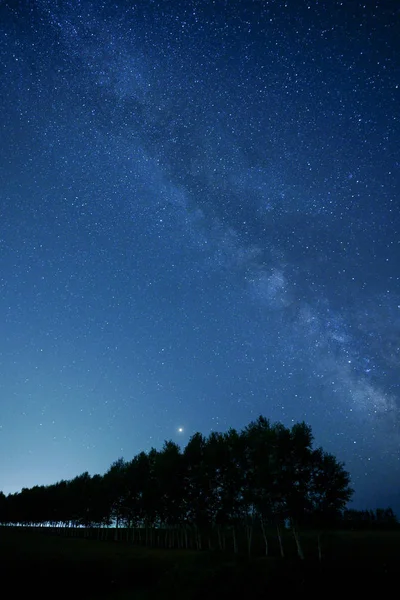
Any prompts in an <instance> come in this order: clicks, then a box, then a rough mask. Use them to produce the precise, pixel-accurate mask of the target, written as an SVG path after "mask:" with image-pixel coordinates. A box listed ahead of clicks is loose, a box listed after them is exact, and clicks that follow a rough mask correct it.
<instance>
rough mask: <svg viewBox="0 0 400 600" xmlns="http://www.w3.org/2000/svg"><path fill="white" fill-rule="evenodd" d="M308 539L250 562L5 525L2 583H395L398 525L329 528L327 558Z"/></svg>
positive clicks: (126, 594)
mask: <svg viewBox="0 0 400 600" xmlns="http://www.w3.org/2000/svg"><path fill="white" fill-rule="evenodd" d="M303 539H304V546H305V549H306V555H308V557H309V558H308V559H307V560H306V561H299V560H297V559H296V558H295V557H294V556H291V557H290V558H287V559H284V560H282V559H280V558H278V557H272V558H265V557H264V558H256V559H253V560H252V561H250V562H249V561H248V560H246V559H245V558H244V557H242V558H239V559H238V558H235V557H233V556H230V555H227V554H219V553H216V552H209V551H204V552H196V551H186V550H185V551H183V550H157V549H147V548H138V547H134V546H132V545H128V544H123V543H112V542H99V541H93V540H86V539H71V538H63V537H59V536H52V535H48V534H43V533H38V532H33V531H32V532H31V531H22V530H18V529H11V528H1V529H0V574H1V588H2V590H5V589H8V590H9V593H8V594H7V597H8V596H9V595H12V596H13V597H16V598H28V597H31V596H32V594H35V595H38V597H40V598H44V597H45V598H74V599H78V598H85V599H91V598H93V599H94V598H107V599H114V598H115V599H119V600H127V599H129V598H132V599H136V598H137V599H145V598H149V599H151V598H162V599H168V598H171V599H172V598H176V599H180V598H182V599H183V598H185V599H191V598H193V599H200V598H206V600H211V599H213V598H231V597H232V598H245V599H246V600H247V599H250V598H257V599H258V598H263V599H265V598H266V597H267V594H268V593H269V592H272V591H275V592H278V593H280V594H282V593H285V592H304V593H307V594H308V593H312V594H319V595H321V594H322V595H324V596H325V595H329V596H331V595H332V594H333V595H336V594H338V595H339V594H350V593H352V594H355V593H357V594H359V593H360V592H367V591H368V592H370V593H372V592H375V593H384V592H385V591H387V590H389V588H390V585H391V584H392V585H395V583H396V580H397V578H398V576H397V572H398V566H399V562H400V532H371V533H370V532H336V533H331V534H329V535H328V534H326V535H325V537H324V540H323V549H324V559H323V561H322V563H319V562H318V561H317V560H316V558H315V559H314V558H313V555H314V554H315V552H314V543H315V536H313V535H311V534H304V535H303ZM287 543H288V544H289V538H288V539H287ZM393 589H395V588H393ZM4 597H6V596H4Z"/></svg>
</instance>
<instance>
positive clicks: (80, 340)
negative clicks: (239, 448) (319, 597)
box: [0, 0, 400, 507]
mask: <svg viewBox="0 0 400 600" xmlns="http://www.w3.org/2000/svg"><path fill="white" fill-rule="evenodd" d="M394 5H395V3H393V2H377V3H376V4H375V3H373V2H371V3H365V5H364V4H362V3H357V2H355V3H346V2H335V1H332V2H329V3H328V2H322V3H321V2H319V3H316V2H302V1H298V0H292V1H289V0H288V1H287V2H268V1H266V0H265V1H260V0H254V1H253V2H251V1H247V2H245V1H241V0H238V1H234V2H225V1H223V0H221V1H217V2H207V1H204V2H196V1H190V0H187V1H185V2H176V1H167V0H165V1H163V2H148V1H147V2H144V1H143V2H137V3H130V2H117V3H112V5H111V3H108V2H104V3H101V2H92V3H90V2H86V1H84V0H82V1H78V0H76V1H75V2H54V1H52V2H48V1H46V0H38V1H36V2H35V1H33V2H27V1H26V2H24V1H21V2H20V3H18V4H17V3H14V2H5V3H3V4H2V6H1V7H0V23H1V25H0V32H1V47H0V57H1V64H2V72H3V75H2V78H1V83H0V86H1V92H0V107H1V115H2V119H1V144H0V167H1V190H0V209H1V220H0V269H1V271H0V285H1V295H0V310H1V315H2V319H1V331H0V333H1V336H0V353H1V354H0V356H1V372H2V377H1V382H0V386H1V388H0V394H1V395H0V401H1V413H0V454H1V456H2V457H3V459H2V461H1V462H2V466H1V469H0V489H3V490H4V491H5V492H10V491H15V490H18V489H20V488H21V487H23V486H31V485H34V484H37V483H38V484H42V483H50V482H54V481H56V480H59V479H61V478H69V477H73V476H75V475H76V474H78V473H80V472H82V471H85V470H88V471H90V472H91V473H94V472H104V471H105V470H106V469H107V467H108V466H109V464H110V463H111V462H112V461H113V460H115V459H116V458H118V456H121V455H122V456H124V457H125V458H126V459H129V458H132V457H133V456H134V454H136V453H137V452H139V451H141V450H142V449H144V450H148V449H149V448H150V447H151V446H155V447H160V446H161V444H162V443H163V440H164V439H174V440H176V441H177V442H178V443H185V442H186V441H187V439H188V438H189V436H190V435H191V434H192V433H194V432H195V431H202V432H203V433H205V434H208V433H209V432H210V431H211V430H226V429H227V428H228V427H230V426H233V427H238V428H241V427H243V426H244V425H246V424H247V423H248V422H249V421H250V420H251V419H254V418H256V417H257V416H258V415H259V414H263V415H265V416H267V417H269V418H271V419H272V420H273V421H275V420H279V421H282V422H283V423H285V424H291V423H292V422H294V421H298V420H305V421H306V422H308V423H309V424H310V425H311V426H312V428H313V431H314V435H315V442H316V444H321V445H322V446H323V447H324V448H325V449H326V450H329V451H332V452H334V453H335V454H336V455H337V457H338V458H339V459H340V460H343V461H345V463H346V466H347V468H348V469H349V470H350V472H351V475H352V485H353V487H354V488H355V490H356V495H355V503H356V505H359V506H363V507H364V506H367V505H368V506H371V507H374V506H378V505H382V504H383V505H385V504H388V503H392V504H394V505H395V506H397V507H400V498H399V496H398V495H396V494H397V482H398V480H399V476H400V435H399V432H400V430H399V404H400V398H399V379H398V376H399V364H400V363H399V359H400V342H399V340H400V267H399V265H400V248H399V243H400V235H399V221H400V219H399V207H398V202H399V199H398V198H399V194H398V192H399V180H400V178H399V153H398V140H399V139H400V138H399V134H400V132H399V117H400V115H399V112H400V111H399V106H400V99H399V87H398V84H399V77H398V75H399V61H398V51H397V52H396V45H397V38H398V34H399V17H400V14H399V9H396V8H395V6H394Z"/></svg>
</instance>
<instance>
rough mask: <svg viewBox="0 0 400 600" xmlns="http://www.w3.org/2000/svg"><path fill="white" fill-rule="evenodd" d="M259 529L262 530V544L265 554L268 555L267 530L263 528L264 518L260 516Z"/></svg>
mask: <svg viewBox="0 0 400 600" xmlns="http://www.w3.org/2000/svg"><path fill="white" fill-rule="evenodd" d="M261 530H262V534H263V538H264V544H265V556H268V539H267V532H266V529H265V523H264V519H263V518H262V517H261Z"/></svg>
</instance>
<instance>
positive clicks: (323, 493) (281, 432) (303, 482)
mask: <svg viewBox="0 0 400 600" xmlns="http://www.w3.org/2000/svg"><path fill="white" fill-rule="evenodd" d="M312 443H313V436H312V432H311V429H310V427H309V426H307V425H306V424H305V423H297V424H295V425H293V426H292V428H287V427H285V426H283V425H282V424H280V423H276V424H271V423H270V422H269V421H268V420H267V419H265V418H264V417H259V418H258V419H257V420H256V421H254V422H252V423H250V424H249V425H248V426H247V427H246V428H245V429H244V430H243V431H241V432H237V431H236V430H234V429H231V430H229V431H228V432H227V433H224V434H221V433H215V432H213V433H211V434H210V435H209V436H208V438H206V437H205V436H203V435H202V434H200V433H196V434H195V435H193V436H192V437H191V439H190V440H189V442H188V444H187V445H186V447H185V448H184V450H183V451H181V449H180V448H179V446H177V445H176V444H175V443H174V442H172V441H168V442H165V444H164V446H163V448H162V449H161V450H159V451H158V450H155V449H154V448H153V449H151V450H150V452H148V453H145V452H141V453H140V454H138V455H137V456H135V457H134V458H133V459H132V460H131V461H129V462H125V461H124V459H122V458H120V459H118V460H117V461H115V462H114V463H113V464H112V465H111V466H110V468H109V470H108V471H107V472H106V473H105V474H104V475H103V476H101V475H94V476H91V475H89V473H87V472H86V473H83V474H81V475H78V476H77V477H75V478H74V479H72V480H71V481H60V482H58V483H55V484H52V485H49V486H35V487H33V488H31V489H26V488H24V489H23V490H22V491H21V492H20V493H17V494H11V495H9V496H7V497H5V496H4V494H3V495H1V496H0V522H2V523H5V524H23V525H35V526H37V525H48V524H52V525H59V526H64V527H71V526H72V527H77V526H85V527H95V526H96V527H101V526H108V525H109V524H111V523H115V524H116V526H117V528H118V527H119V526H121V525H122V526H124V527H128V528H129V527H131V528H134V527H146V528H152V529H154V528H167V529H168V528H169V529H171V528H174V527H175V528H176V527H186V528H187V527H191V528H195V530H196V531H198V532H209V531H211V530H218V532H219V533H218V536H219V544H220V546H221V547H222V546H223V545H224V544H225V537H224V536H225V533H226V531H227V530H228V529H229V530H230V531H232V532H233V537H234V545H235V551H236V546H237V540H236V537H235V531H236V528H237V527H238V526H239V525H241V526H245V527H246V532H247V533H246V535H247V542H248V544H249V552H250V545H251V536H252V530H253V526H254V525H255V524H259V525H261V527H262V530H263V533H264V539H265V544H266V551H267V536H266V533H265V532H266V528H267V527H271V526H274V527H278V529H279V527H281V526H283V525H284V524H285V523H290V524H291V526H292V528H293V532H294V534H295V538H296V544H297V545H298V550H299V554H300V555H302V551H301V547H300V546H299V539H298V536H297V533H296V532H297V528H298V527H301V526H302V525H304V524H309V523H313V524H317V525H318V527H323V526H324V524H326V523H328V522H332V521H333V520H335V519H339V518H342V517H341V515H342V511H343V509H344V508H345V506H346V503H347V502H348V500H349V499H350V498H351V495H352V490H351V488H350V486H349V483H350V478H349V474H348V473H347V472H346V471H345V469H344V465H343V464H342V463H340V462H338V461H337V460H336V458H335V457H334V456H333V455H331V454H327V453H326V452H324V451H323V450H322V449H321V448H317V449H313V448H312ZM352 514H353V513H351V512H349V511H348V512H347V513H346V515H347V519H349V518H350V517H349V515H352ZM376 518H378V515H376ZM379 518H380V519H381V520H382V519H384V518H385V519H386V520H390V518H389V515H387V514H386V513H385V516H383V515H380V517H379ZM221 532H222V533H221ZM209 543H210V544H211V541H210V542H209ZM197 545H198V547H201V538H200V535H198V537H197ZM282 554H283V550H282Z"/></svg>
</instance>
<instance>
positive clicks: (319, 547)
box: [318, 531, 322, 562]
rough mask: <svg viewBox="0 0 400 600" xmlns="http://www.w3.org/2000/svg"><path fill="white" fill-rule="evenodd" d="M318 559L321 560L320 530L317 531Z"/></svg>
mask: <svg viewBox="0 0 400 600" xmlns="http://www.w3.org/2000/svg"><path fill="white" fill-rule="evenodd" d="M318 560H319V562H322V545H321V532H320V531H318Z"/></svg>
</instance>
